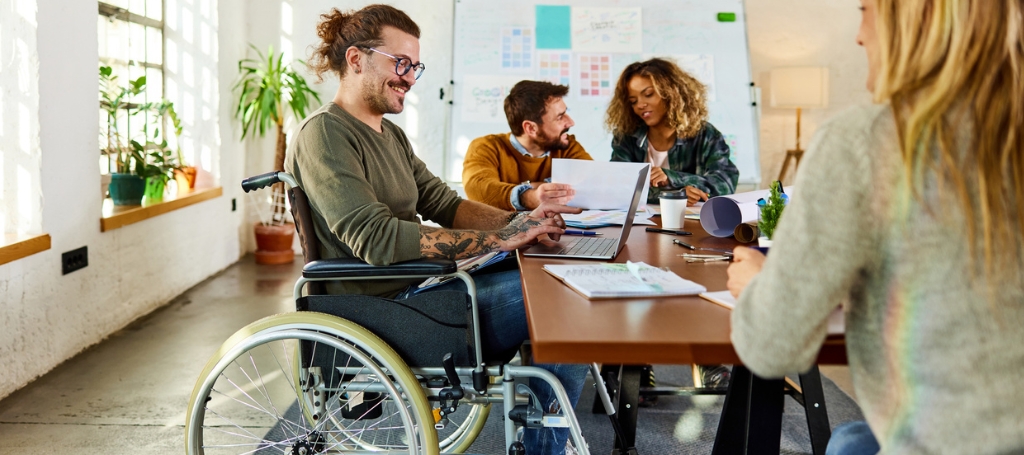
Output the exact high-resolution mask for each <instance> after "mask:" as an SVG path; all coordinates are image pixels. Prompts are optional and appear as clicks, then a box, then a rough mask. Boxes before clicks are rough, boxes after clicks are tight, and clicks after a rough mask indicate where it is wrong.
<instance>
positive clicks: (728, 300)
mask: <svg viewBox="0 0 1024 455" xmlns="http://www.w3.org/2000/svg"><path fill="white" fill-rule="evenodd" d="M700 296H701V297H703V298H705V299H707V300H710V301H712V302H715V303H717V304H719V305H722V306H724V307H726V308H728V309H730V310H731V309H734V308H736V297H733V296H732V293H731V292H729V291H715V292H704V293H701V294H700ZM826 330H827V332H828V334H829V335H840V334H843V333H845V332H846V315H844V314H843V307H837V308H836V309H835V310H833V311H832V312H831V313H829V315H828V328H827V329H826Z"/></svg>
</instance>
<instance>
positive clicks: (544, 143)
mask: <svg viewBox="0 0 1024 455" xmlns="http://www.w3.org/2000/svg"><path fill="white" fill-rule="evenodd" d="M568 132H569V128H566V129H564V130H562V132H560V133H558V134H557V135H555V136H554V137H548V136H547V135H546V134H544V133H540V134H539V135H538V137H537V139H539V140H538V141H537V142H538V143H539V144H540V145H541V147H542V148H543V149H544V150H546V151H552V150H565V149H567V148H569V138H566V139H565V140H564V141H563V140H562V135H563V134H565V133H568Z"/></svg>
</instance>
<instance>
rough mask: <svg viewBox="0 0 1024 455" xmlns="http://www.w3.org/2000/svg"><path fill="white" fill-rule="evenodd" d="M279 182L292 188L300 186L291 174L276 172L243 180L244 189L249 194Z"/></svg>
mask: <svg viewBox="0 0 1024 455" xmlns="http://www.w3.org/2000/svg"><path fill="white" fill-rule="evenodd" d="M277 182H285V183H287V184H289V185H291V186H292V187H296V186H299V185H298V184H297V183H296V182H295V177H292V175H291V174H289V173H287V172H277V171H274V172H267V173H266V174H260V175H256V176H253V177H249V178H247V179H245V180H242V189H243V190H245V192H246V193H248V192H250V191H253V190H258V189H260V188H266V187H268V186H270V185H273V184H275V183H277Z"/></svg>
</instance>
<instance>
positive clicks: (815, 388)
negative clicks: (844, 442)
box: [800, 365, 832, 455]
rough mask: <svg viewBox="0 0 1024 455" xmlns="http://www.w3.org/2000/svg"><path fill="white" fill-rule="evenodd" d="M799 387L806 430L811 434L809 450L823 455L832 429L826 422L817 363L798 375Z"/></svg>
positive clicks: (826, 417) (823, 397) (826, 414)
mask: <svg viewBox="0 0 1024 455" xmlns="http://www.w3.org/2000/svg"><path fill="white" fill-rule="evenodd" d="M800 388H801V389H802V393H803V396H804V397H803V398H804V411H805V412H806V413H807V431H808V433H809V434H810V436H811V452H812V453H813V454H814V455H824V454H825V447H826V446H828V440H829V438H831V437H832V429H831V427H830V426H829V423H828V410H827V409H825V392H824V391H823V390H822V388H821V373H820V372H819V371H818V366H817V365H815V366H813V367H811V369H810V370H809V371H807V372H806V373H804V374H801V375H800Z"/></svg>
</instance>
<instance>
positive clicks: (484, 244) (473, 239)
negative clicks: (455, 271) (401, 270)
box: [420, 225, 499, 260]
mask: <svg viewBox="0 0 1024 455" xmlns="http://www.w3.org/2000/svg"><path fill="white" fill-rule="evenodd" d="M498 247H499V244H498V241H497V238H495V236H493V235H491V234H490V233H488V232H486V231H463V230H456V229H440V228H434V227H430V226H423V225H420V253H421V254H422V255H423V257H430V258H446V259H452V260H456V259H464V258H468V257H472V256H477V255H480V254H484V253H490V252H491V251H497V250H498Z"/></svg>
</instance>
